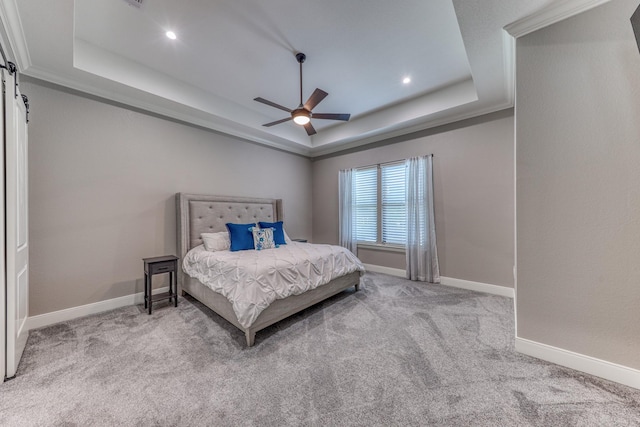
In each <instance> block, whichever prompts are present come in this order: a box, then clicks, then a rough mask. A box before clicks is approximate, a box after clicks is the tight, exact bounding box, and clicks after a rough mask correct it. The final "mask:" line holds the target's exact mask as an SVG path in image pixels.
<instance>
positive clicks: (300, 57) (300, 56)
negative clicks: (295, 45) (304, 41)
mask: <svg viewBox="0 0 640 427" xmlns="http://www.w3.org/2000/svg"><path fill="white" fill-rule="evenodd" d="M296 59H297V60H298V64H300V105H299V106H298V108H302V63H303V62H304V61H305V60H306V59H307V55H305V54H304V53H302V52H298V53H296Z"/></svg>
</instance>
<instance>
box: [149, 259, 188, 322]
mask: <svg viewBox="0 0 640 427" xmlns="http://www.w3.org/2000/svg"><path fill="white" fill-rule="evenodd" d="M178 259H179V258H178V257H177V256H175V255H165V256H158V257H153V258H143V259H142V260H143V261H144V308H148V309H149V314H151V309H152V306H153V303H154V302H158V301H164V300H166V299H168V300H169V302H171V298H173V303H174V307H177V306H178V292H177V291H178V289H177V283H176V272H177V271H178ZM162 273H169V292H163V293H161V294H157V295H153V294H152V293H151V291H152V289H153V286H152V285H151V282H152V279H153V275H154V274H162Z"/></svg>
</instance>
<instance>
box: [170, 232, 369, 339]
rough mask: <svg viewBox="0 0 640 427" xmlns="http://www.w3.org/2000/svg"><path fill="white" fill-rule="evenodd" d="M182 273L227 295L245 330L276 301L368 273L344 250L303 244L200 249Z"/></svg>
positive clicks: (191, 255)
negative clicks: (339, 279)
mask: <svg viewBox="0 0 640 427" xmlns="http://www.w3.org/2000/svg"><path fill="white" fill-rule="evenodd" d="M182 267H183V269H184V272H185V273H187V274H188V275H189V276H191V277H193V278H196V279H198V280H199V281H200V282H202V283H204V284H205V285H206V286H208V287H209V288H211V289H212V290H213V291H215V292H218V293H220V294H222V295H224V296H225V297H226V298H227V299H228V300H229V302H231V304H232V305H233V310H234V311H235V313H236V316H237V317H238V321H239V322H240V324H241V325H242V326H244V327H245V328H248V327H250V326H251V325H252V324H253V322H255V320H256V319H257V318H258V316H259V315H260V313H262V310H264V309H265V308H267V307H268V306H269V304H271V303H272V302H274V301H275V300H276V299H281V298H286V297H288V296H290V295H299V294H301V293H303V292H305V291H308V290H311V289H315V288H317V287H318V286H322V285H325V284H327V283H329V282H330V281H331V280H333V279H335V278H337V277H340V276H344V275H345V274H349V273H353V272H354V271H357V270H359V271H364V266H363V265H362V263H361V262H360V260H359V259H358V258H357V257H356V256H355V255H353V254H352V253H351V252H350V251H348V250H347V249H345V248H343V247H341V246H332V245H316V244H309V243H298V242H291V243H288V244H286V245H281V246H280V247H279V248H275V249H266V250H262V251H255V250H249V251H237V252H231V251H219V252H208V251H206V250H205V249H204V246H202V245H200V246H197V247H195V248H193V249H191V250H190V251H189V252H187V255H186V256H185V257H184V261H183V263H182Z"/></svg>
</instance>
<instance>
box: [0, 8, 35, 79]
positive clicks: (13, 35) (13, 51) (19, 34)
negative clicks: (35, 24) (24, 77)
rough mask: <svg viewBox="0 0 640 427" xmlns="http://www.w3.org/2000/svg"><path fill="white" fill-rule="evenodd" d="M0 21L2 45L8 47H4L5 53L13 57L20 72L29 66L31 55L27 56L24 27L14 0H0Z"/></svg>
mask: <svg viewBox="0 0 640 427" xmlns="http://www.w3.org/2000/svg"><path fill="white" fill-rule="evenodd" d="M0 21H1V22H2V26H3V27H4V30H3V33H4V34H3V36H4V37H3V38H6V39H5V40H4V41H5V42H6V43H4V45H5V48H9V49H5V53H6V54H7V55H10V56H13V57H15V62H16V65H17V66H18V71H20V72H22V71H24V70H26V69H27V68H29V67H30V66H31V57H30V56H29V49H28V48H27V40H26V38H25V37H24V29H23V27H22V21H21V20H20V15H19V13H18V5H17V4H16V0H1V1H0ZM7 50H9V51H7ZM7 59H8V60H11V59H9V58H7Z"/></svg>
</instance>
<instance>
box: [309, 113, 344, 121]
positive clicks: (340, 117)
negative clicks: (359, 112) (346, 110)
mask: <svg viewBox="0 0 640 427" xmlns="http://www.w3.org/2000/svg"><path fill="white" fill-rule="evenodd" d="M350 117H351V114H326V113H317V114H316V113H313V118H314V119H324V120H342V121H345V122H347V121H349V118H350Z"/></svg>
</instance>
